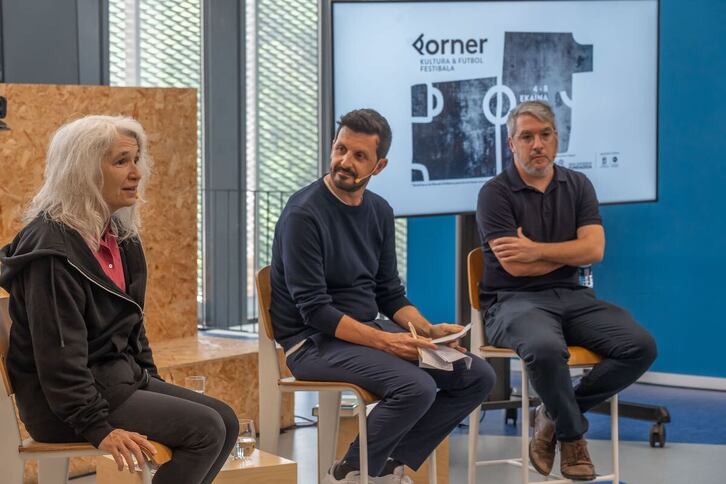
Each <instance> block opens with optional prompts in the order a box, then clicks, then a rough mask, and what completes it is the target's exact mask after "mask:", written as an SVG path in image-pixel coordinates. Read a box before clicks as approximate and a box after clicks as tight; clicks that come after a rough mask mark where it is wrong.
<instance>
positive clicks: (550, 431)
mask: <svg viewBox="0 0 726 484" xmlns="http://www.w3.org/2000/svg"><path fill="white" fill-rule="evenodd" d="M532 427H534V435H533V436H532V440H530V441H529V461H530V462H531V463H532V466H533V467H534V468H535V469H536V470H537V472H539V473H540V474H542V475H543V476H549V475H550V472H552V463H553V462H554V461H555V449H556V448H557V440H556V439H555V423H554V422H553V421H552V420H550V418H549V417H548V416H547V414H546V413H545V408H544V405H540V406H539V407H537V408H536V409H535V411H534V419H533V420H532Z"/></svg>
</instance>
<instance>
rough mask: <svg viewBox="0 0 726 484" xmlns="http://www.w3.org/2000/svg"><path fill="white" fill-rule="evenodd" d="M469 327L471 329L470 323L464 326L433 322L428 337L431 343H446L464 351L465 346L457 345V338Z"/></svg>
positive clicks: (464, 333) (461, 336)
mask: <svg viewBox="0 0 726 484" xmlns="http://www.w3.org/2000/svg"><path fill="white" fill-rule="evenodd" d="M469 329H471V323H469V324H467V325H466V326H462V325H460V324H449V323H441V324H433V325H431V329H430V330H429V337H430V338H431V340H432V343H436V344H446V346H448V347H450V348H454V349H455V350H458V351H461V352H462V353H464V352H466V348H464V347H462V346H461V345H459V340H461V338H463V337H464V336H465V335H466V333H467V332H469Z"/></svg>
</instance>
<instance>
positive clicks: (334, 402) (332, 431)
mask: <svg viewBox="0 0 726 484" xmlns="http://www.w3.org/2000/svg"><path fill="white" fill-rule="evenodd" d="M318 393H319V395H320V398H319V401H320V406H319V407H318V476H319V478H320V480H321V481H322V480H323V477H325V474H326V473H327V472H328V469H330V466H332V465H333V461H334V460H335V450H336V448H337V444H338V422H339V417H340V392H337V391H321V392H318ZM363 411H364V412H365V409H364V410H363Z"/></svg>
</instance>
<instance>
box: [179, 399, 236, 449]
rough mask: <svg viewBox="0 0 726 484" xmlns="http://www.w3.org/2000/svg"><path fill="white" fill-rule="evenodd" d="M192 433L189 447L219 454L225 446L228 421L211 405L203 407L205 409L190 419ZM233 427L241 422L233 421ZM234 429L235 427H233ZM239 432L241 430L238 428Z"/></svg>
mask: <svg viewBox="0 0 726 484" xmlns="http://www.w3.org/2000/svg"><path fill="white" fill-rule="evenodd" d="M188 422H189V426H190V427H191V428H190V434H191V439H190V440H191V441H190V442H189V447H191V448H195V449H198V450H200V451H203V452H205V453H207V452H209V453H210V454H212V455H217V454H219V452H220V451H221V450H222V447H223V446H224V443H225V439H226V436H227V431H228V427H227V423H226V422H225V420H224V419H223V418H222V415H221V414H220V413H219V412H217V411H216V410H214V409H213V408H210V407H203V410H201V411H199V412H196V414H195V415H194V417H193V418H190V419H189V420H188ZM231 425H232V426H233V427H234V426H235V425H236V426H238V425H239V423H232V424H231ZM232 430H234V429H232ZM237 432H238V433H239V430H237Z"/></svg>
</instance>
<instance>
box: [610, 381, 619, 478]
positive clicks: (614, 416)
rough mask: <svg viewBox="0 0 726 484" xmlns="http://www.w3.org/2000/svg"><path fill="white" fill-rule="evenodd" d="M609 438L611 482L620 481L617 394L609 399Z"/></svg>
mask: <svg viewBox="0 0 726 484" xmlns="http://www.w3.org/2000/svg"><path fill="white" fill-rule="evenodd" d="M610 439H611V441H612V445H613V483H614V484H619V482H620V451H619V446H620V435H619V430H618V395H617V393H616V394H615V395H613V397H612V398H611V399H610Z"/></svg>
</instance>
